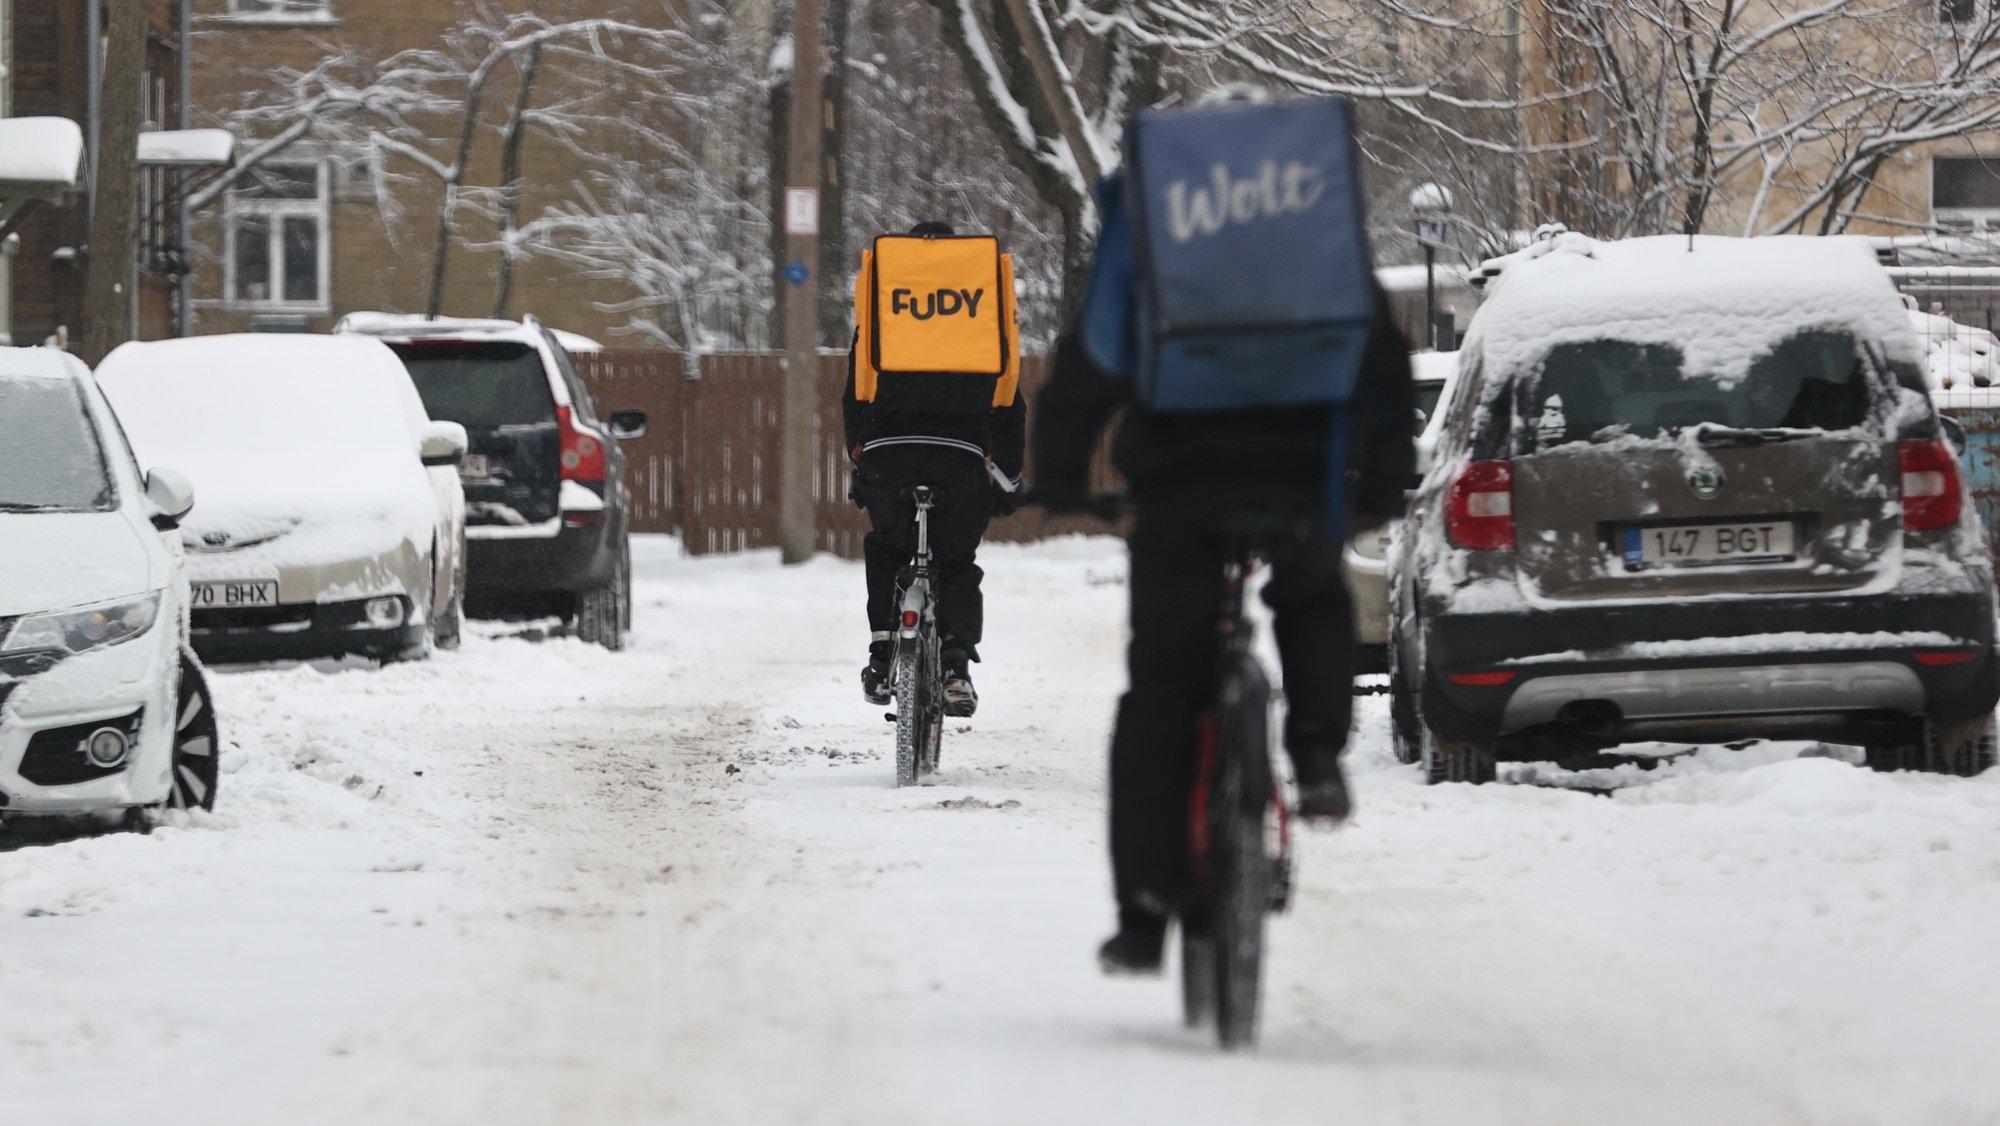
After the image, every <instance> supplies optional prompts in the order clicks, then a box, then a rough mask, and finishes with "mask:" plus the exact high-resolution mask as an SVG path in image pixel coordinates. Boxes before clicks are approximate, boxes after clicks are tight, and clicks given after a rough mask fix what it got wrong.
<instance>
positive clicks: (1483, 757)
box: [1423, 727, 1499, 786]
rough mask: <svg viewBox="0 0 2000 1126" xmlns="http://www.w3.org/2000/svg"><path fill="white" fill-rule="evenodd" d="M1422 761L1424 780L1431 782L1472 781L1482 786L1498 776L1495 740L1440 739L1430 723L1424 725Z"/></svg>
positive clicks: (1432, 783)
mask: <svg viewBox="0 0 2000 1126" xmlns="http://www.w3.org/2000/svg"><path fill="white" fill-rule="evenodd" d="M1423 764H1424V781H1425V782H1426V783H1428V784H1430V785H1432V786H1436V785H1439V784H1440V783H1444V782H1470V783H1472V784H1473V785H1475V786H1483V785H1485V784H1486V783H1488V782H1491V781H1493V780H1494V779H1495V778H1497V777H1498V776H1499V771H1498V768H1497V767H1496V765H1495V763H1494V759H1493V744H1492V743H1490V742H1485V741H1480V740H1471V739H1440V738H1438V736H1437V733H1436V732H1434V731H1432V730H1431V729H1430V728H1428V727H1425V728H1424V729H1423Z"/></svg>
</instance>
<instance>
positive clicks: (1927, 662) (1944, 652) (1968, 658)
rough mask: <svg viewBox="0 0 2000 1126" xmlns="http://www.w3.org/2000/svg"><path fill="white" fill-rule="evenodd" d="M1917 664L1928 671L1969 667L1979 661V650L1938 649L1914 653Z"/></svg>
mask: <svg viewBox="0 0 2000 1126" xmlns="http://www.w3.org/2000/svg"><path fill="white" fill-rule="evenodd" d="M1911 656H1912V657H1914V658H1915V659H1916V662H1917V663H1918V664H1920V665H1922V666H1924V667H1925V668H1927V669H1941V668H1947V667H1949V666H1952V665H1969V664H1971V663H1972V662H1974V661H1976V660H1978V659H1979V650H1977V649H1938V650H1933V651H1930V652H1924V653H1913V654H1911Z"/></svg>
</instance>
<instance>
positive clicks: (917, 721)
mask: <svg viewBox="0 0 2000 1126" xmlns="http://www.w3.org/2000/svg"><path fill="white" fill-rule="evenodd" d="M910 496H911V499H912V500H913V501H914V502H915V504H916V510H917V517H916V519H917V554H916V557H915V559H914V560H913V561H912V563H911V573H910V581H909V584H908V585H907V586H905V587H904V588H903V606H902V616H901V618H900V620H899V621H898V622H897V630H896V652H895V656H894V657H893V658H892V659H891V662H890V666H889V690H890V698H891V699H892V700H893V701H894V702H895V708H896V710H895V711H894V712H892V713H890V714H889V716H888V718H889V720H890V721H892V722H893V723H895V725H896V785H897V786H898V787H901V786H914V785H916V784H917V782H918V781H920V780H921V779H923V778H925V777H928V776H929V775H932V774H935V773H937V766H938V753H939V751H940V750H941V747H942V744H943V741H944V646H943V642H942V640H941V639H940V637H939V636H938V623H937V584H936V581H935V580H934V578H933V577H932V574H931V525H930V512H931V508H932V507H933V506H934V505H935V504H936V502H937V497H938V491H937V490H936V489H933V488H932V487H930V486H929V485H917V486H915V487H913V488H912V489H911V490H910Z"/></svg>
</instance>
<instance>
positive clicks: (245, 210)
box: [222, 158, 333, 313]
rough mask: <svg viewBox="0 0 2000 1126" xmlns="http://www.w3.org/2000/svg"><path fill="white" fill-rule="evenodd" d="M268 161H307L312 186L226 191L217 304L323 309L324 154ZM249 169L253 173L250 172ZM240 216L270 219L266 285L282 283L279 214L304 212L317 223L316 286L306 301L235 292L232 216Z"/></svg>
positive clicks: (328, 201)
mask: <svg viewBox="0 0 2000 1126" xmlns="http://www.w3.org/2000/svg"><path fill="white" fill-rule="evenodd" d="M269 163H270V164H271V165H272V166H274V167H275V166H281V165H296V166H306V165H310V166H311V167H312V169H313V175H314V178H315V181H316V182H317V184H318V191H317V192H316V193H315V195H314V197H313V198H312V199H257V198H252V197H246V196H243V195H240V194H238V193H237V192H234V191H231V192H230V193H229V194H228V197H227V200H228V202H227V203H226V204H225V206H224V207H223V218H222V304H223V305H225V306H227V307H229V308H232V309H243V310H249V311H255V312H277V313H326V312H329V311H331V310H332V308H333V199H332V196H331V194H330V193H331V188H332V184H331V183H330V182H329V176H328V168H327V164H328V162H327V161H326V160H325V159H324V158H312V159H291V160H282V159H281V160H273V161H270V162H269ZM251 175H255V172H252V173H251ZM245 216H254V217H256V218H261V219H268V220H270V227H271V230H270V233H269V234H268V235H267V236H266V237H267V238H268V239H270V259H269V261H270V264H271V286H272V288H273V289H274V290H276V291H282V290H283V288H284V283H285V255H284V250H285V242H284V240H285V222H284V221H285V220H286V219H295V218H300V217H304V218H309V219H312V220H314V221H315V223H316V225H317V226H318V228H319V292H318V293H316V294H314V295H313V297H312V299H311V300H309V301H294V300H290V299H289V296H290V295H288V294H287V295H285V296H281V297H275V298H264V299H256V298H247V297H239V296H238V295H237V289H236V234H237V220H238V219H240V218H243V217H245Z"/></svg>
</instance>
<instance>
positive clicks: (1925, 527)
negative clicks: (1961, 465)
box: [1896, 441, 1965, 532]
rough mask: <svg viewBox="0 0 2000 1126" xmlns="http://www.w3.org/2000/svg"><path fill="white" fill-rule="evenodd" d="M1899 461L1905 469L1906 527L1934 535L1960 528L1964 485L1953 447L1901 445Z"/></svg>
mask: <svg viewBox="0 0 2000 1126" xmlns="http://www.w3.org/2000/svg"><path fill="white" fill-rule="evenodd" d="M1896 458H1897V460H1898V461H1900V462H1901V463H1902V467H1903V527H1904V528H1905V529H1906V530H1908V531H1912V532H1935V531H1939V530H1941V529H1944V528H1949V527H1951V526H1952V525H1954V524H1957V523H1958V514H1959V512H1960V510H1961V509H1963V508H1964V507H1965V485H1964V483H1963V482H1962V481H1960V479H1959V475H1958V458H1956V457H1954V456H1953V455H1952V452H1951V447H1950V446H1948V445H1946V444H1944V443H1943V442H1940V441H1929V442H1899V443H1897V444H1896Z"/></svg>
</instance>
